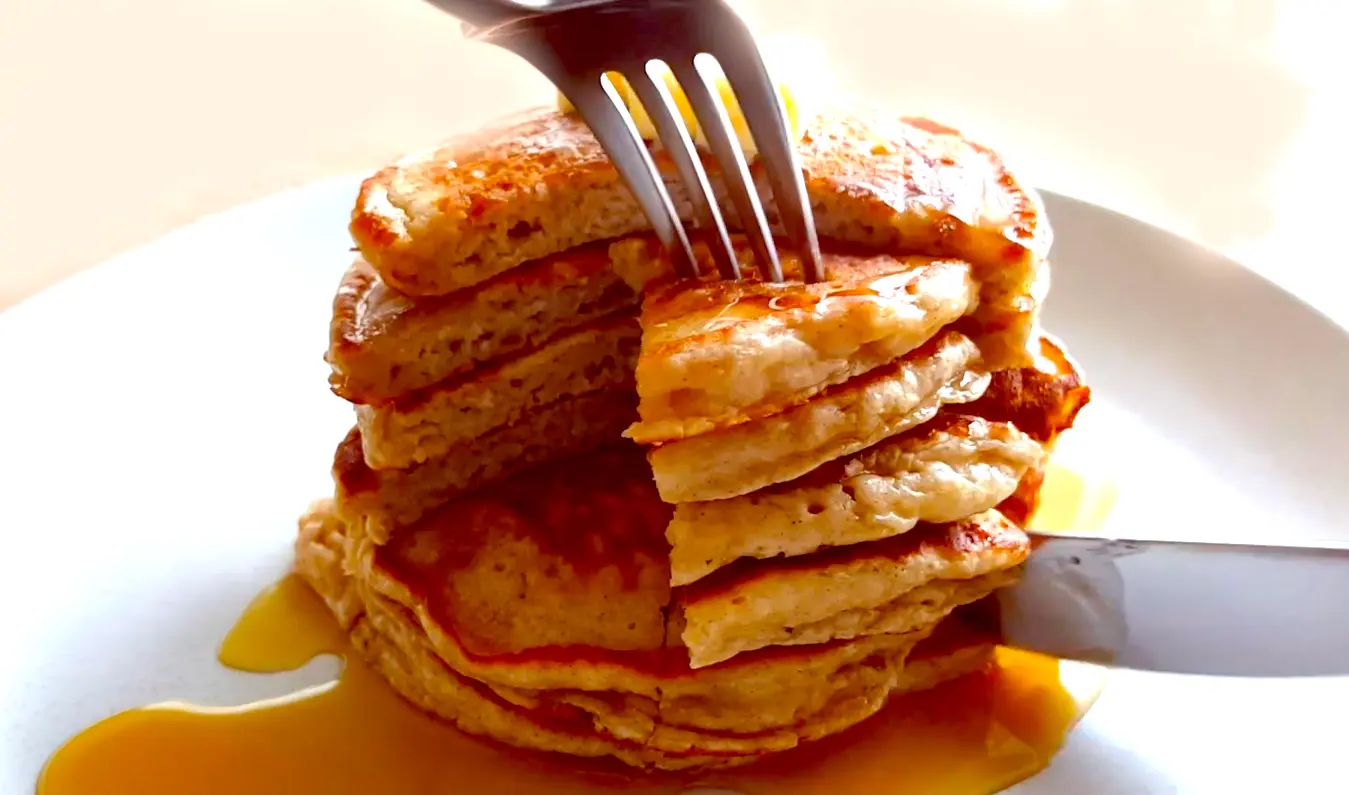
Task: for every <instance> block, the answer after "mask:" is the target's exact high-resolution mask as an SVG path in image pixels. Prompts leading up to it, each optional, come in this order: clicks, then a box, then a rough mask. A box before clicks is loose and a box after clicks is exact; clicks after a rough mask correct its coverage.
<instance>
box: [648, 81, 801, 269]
mask: <svg viewBox="0 0 1349 795" xmlns="http://www.w3.org/2000/svg"><path fill="white" fill-rule="evenodd" d="M670 68H671V69H672V70H673V71H674V74H675V78H676V79H677V80H678V81H679V84H680V86H681V87H682V88H683V89H684V96H685V97H687V98H688V100H689V104H690V105H691V106H692V107H693V115H694V117H695V118H696V119H697V120H698V125H699V126H700V127H702V130H703V135H704V136H705V137H706V138H707V143H708V144H709V145H710V146H711V147H712V153H713V154H715V155H716V157H717V162H718V163H719V164H720V165H721V176H722V182H723V183H724V184H725V185H726V190H727V192H729V193H730V194H731V201H732V203H733V204H734V205H735V211H736V214H737V215H739V216H740V224H741V226H742V227H743V228H744V232H745V234H746V235H747V236H748V237H749V243H750V248H752V249H753V250H754V258H755V260H756V261H757V262H758V263H759V273H760V274H761V275H762V276H764V277H766V278H767V279H768V280H769V281H774V282H780V281H782V266H781V265H780V264H779V263H778V253H777V249H776V248H775V247H774V245H773V234H772V231H771V230H770V229H769V227H768V219H767V218H766V217H765V216H764V211H763V206H762V205H761V204H760V202H759V192H758V190H756V189H755V187H754V180H753V178H752V177H751V176H750V173H749V168H748V167H747V166H746V165H745V155H744V153H743V152H741V151H740V143H739V141H737V140H736V136H735V134H734V133H733V132H732V128H731V123H730V119H729V118H728V117H727V115H726V109H725V108H724V107H723V106H722V104H721V98H720V97H719V96H717V95H716V94H714V93H713V91H712V89H711V87H710V86H709V85H708V82H707V80H706V79H704V78H703V75H702V72H700V71H699V70H698V67H697V65H696V64H694V62H693V60H691V59H690V60H688V61H682V60H681V61H677V62H674V63H671V64H670Z"/></svg>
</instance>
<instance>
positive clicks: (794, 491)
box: [666, 409, 1045, 585]
mask: <svg viewBox="0 0 1349 795" xmlns="http://www.w3.org/2000/svg"><path fill="white" fill-rule="evenodd" d="M960 411H961V410H960V409H955V410H950V409H947V410H943V411H942V412H941V413H940V414H938V415H937V417H936V419H934V420H932V421H931V422H928V423H924V424H923V425H920V426H918V427H917V428H914V429H913V430H911V431H908V432H907V433H904V434H901V435H899V436H895V437H891V438H890V439H887V440H885V441H883V442H881V443H879V444H876V445H873V446H872V447H869V448H867V449H866V450H863V451H862V452H860V453H856V454H854V455H852V456H848V457H847V458H843V459H838V460H836V461H833V462H831V463H830V464H827V465H825V466H822V467H819V468H818V469H815V470H813V471H811V472H809V473H807V474H806V475H803V476H802V477H800V478H797V479H796V480H792V481H789V482H787V483H779V484H776V485H773V486H769V487H768V488H766V489H761V490H759V491H756V492H753V493H751V494H746V495H743V496H740V497H733V498H731V499H726V500H712V501H709V502H692V503H682V504H680V505H676V506H675V508H674V515H673V517H672V518H671V520H670V525H669V528H668V529H667V530H666V538H667V539H668V540H669V542H670V545H671V550H670V578H671V583H672V584H673V585H687V584H689V583H692V582H694V581H696V580H698V579H700V578H702V577H704V576H706V575H708V574H711V573H712V572H713V571H715V570H717V569H719V568H721V567H722V566H725V565H727V564H729V563H732V562H733V561H735V560H737V559H739V558H746V557H748V558H773V557H779V556H785V557H792V556H796V555H805V554H809V553H811V552H814V551H815V550H817V549H820V548H822V547H836V546H844V545H847V544H856V543H860V542H865V541H876V540H880V539H883V538H889V537H890V536H895V535H899V534H900V533H905V532H908V531H909V530H911V529H912V528H913V527H914V525H916V524H918V523H919V522H928V523H934V524H938V523H943V522H954V521H956V520H957V519H961V518H964V517H966V516H972V515H974V514H977V513H982V512H984V511H987V510H989V509H990V508H993V507H995V506H996V505H998V504H999V503H1001V502H1002V501H1004V500H1006V499H1008V498H1009V497H1010V496H1012V494H1013V493H1014V492H1015V491H1016V489H1017V484H1018V483H1020V482H1021V480H1022V478H1023V477H1024V476H1025V475H1026V473H1027V472H1029V471H1030V470H1032V469H1035V468H1037V467H1039V466H1040V465H1041V464H1042V463H1043V461H1044V458H1045V453H1044V450H1043V448H1042V447H1041V445H1040V444H1039V443H1038V442H1036V441H1035V440H1034V439H1031V438H1030V437H1028V436H1026V435H1025V434H1023V433H1021V432H1020V431H1018V430H1017V429H1016V428H1015V427H1014V426H1012V425H1011V424H1010V423H997V422H988V421H987V420H984V419H983V418H981V417H976V416H972V415H967V414H963V413H960Z"/></svg>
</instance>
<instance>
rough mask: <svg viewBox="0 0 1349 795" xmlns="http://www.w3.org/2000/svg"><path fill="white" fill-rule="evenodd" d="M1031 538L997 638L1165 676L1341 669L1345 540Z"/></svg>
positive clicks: (1346, 630)
mask: <svg viewBox="0 0 1349 795" xmlns="http://www.w3.org/2000/svg"><path fill="white" fill-rule="evenodd" d="M1032 537H1033V540H1034V543H1035V547H1034V551H1033V552H1032V553H1031V555H1030V558H1029V560H1028V561H1027V562H1026V564H1025V567H1024V571H1023V574H1022V577H1021V581H1020V582H1019V583H1018V584H1017V585H1014V586H1011V587H1009V588H1004V589H1001V590H999V591H998V595H997V610H996V611H990V613H991V614H994V616H995V618H996V619H997V620H998V621H999V623H1000V626H999V627H998V629H999V630H1000V632H1001V636H1002V641H1003V643H1004V644H1005V645H1008V646H1014V647H1018V648H1022V649H1026V650H1030V651H1036V652H1040V653H1043V654H1048V655H1051V656H1054V657H1059V658H1062V659H1070V660H1081V661H1084V662H1092V663H1099V664H1104V665H1109V666H1114V667H1120V668H1132V669H1138V670H1146V671H1163V672H1169V673H1182V674H1207V675H1215V676H1251V677H1287V676H1324V675H1346V674H1349V547H1345V548H1333V547H1332V548H1325V547H1320V548H1314V547H1283V546H1255V545H1247V544H1205V543H1187V542H1174V541H1126V540H1120V539H1103V538H1099V537H1097V538H1091V537H1086V536H1074V535H1060V534H1054V535H1044V534H1032Z"/></svg>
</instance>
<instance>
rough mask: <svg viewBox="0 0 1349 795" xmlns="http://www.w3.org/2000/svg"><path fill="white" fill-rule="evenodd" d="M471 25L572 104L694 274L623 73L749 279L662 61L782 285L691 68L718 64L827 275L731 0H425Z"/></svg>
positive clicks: (701, 82)
mask: <svg viewBox="0 0 1349 795" xmlns="http://www.w3.org/2000/svg"><path fill="white" fill-rule="evenodd" d="M427 1H428V2H430V3H431V4H432V5H434V6H436V7H438V8H440V9H441V10H443V11H446V12H448V13H450V14H452V15H454V16H456V17H458V18H459V19H461V20H462V21H463V22H464V23H465V32H466V34H467V35H469V36H471V37H473V38H476V39H479V40H482V41H486V42H490V43H492V44H495V45H497V46H499V47H502V48H504V49H507V50H510V51H511V52H514V53H515V54H517V55H519V56H521V57H523V58H524V59H525V60H527V61H529V62H530V63H531V64H533V65H534V67H535V68H537V69H538V70H539V71H540V72H542V73H543V74H544V76H545V77H547V78H548V79H549V80H551V81H552V82H553V84H554V85H555V86H557V88H558V89H559V90H560V91H561V92H562V93H563V94H564V95H565V96H566V97H567V99H568V100H569V101H570V102H571V104H572V105H573V106H574V107H575V108H576V110H577V112H579V113H580V114H581V117H582V118H583V119H584V120H585V122H586V124H588V125H589V126H590V128H591V130H593V131H594V133H595V137H596V138H597V139H598V140H599V142H600V145H601V146H602V147H603V148H604V151H605V152H606V153H607V154H608V155H609V159H610V160H611V161H613V163H614V166H615V167H616V168H617V169H618V172H619V174H621V175H622V177H623V179H624V180H625V181H626V182H627V184H628V186H629V188H630V189H631V190H632V193H633V195H634V196H636V198H637V201H638V203H639V204H640V205H641V207H642V210H643V212H644V213H645V214H646V217H647V219H648V220H649V221H650V223H651V227H652V229H653V230H654V231H655V233H656V236H657V237H659V238H660V240H661V242H662V243H664V244H665V247H666V248H667V250H669V251H670V252H671V254H672V255H673V258H674V260H675V263H676V268H677V270H678V272H679V273H680V274H681V275H684V276H697V275H698V265H697V259H696V257H695V255H694V252H693V248H692V246H691V245H690V242H689V234H688V232H687V231H686V230H685V228H684V224H683V222H682V221H681V220H680V218H679V213H678V212H677V211H676V209H675V205H674V202H673V200H672V199H671V198H670V194H669V191H668V190H666V186H665V182H664V180H663V179H662V177H661V174H660V171H659V170H658V169H657V167H656V164H655V161H654V159H653V158H652V157H651V153H650V151H648V149H647V147H646V144H645V143H644V142H643V140H642V138H641V136H640V135H639V133H638V132H637V127H636V125H635V124H634V123H633V120H632V116H631V114H630V113H629V112H628V108H627V106H626V104H625V103H624V102H623V100H622V98H621V97H620V95H619V93H618V91H617V89H615V87H614V85H613V83H612V82H611V81H610V80H609V78H608V77H607V76H606V75H607V73H610V72H615V73H618V74H621V75H623V77H624V78H625V79H626V80H627V82H628V84H629V85H630V86H631V87H632V89H633V93H634V94H636V96H637V98H638V100H639V101H640V102H641V103H642V106H643V107H644V108H645V110H646V112H647V114H648V115H649V116H650V117H651V120H652V122H653V123H654V124H655V127H656V132H657V133H658V135H659V137H660V143H661V145H662V146H663V147H664V148H665V150H666V151H667V152H668V153H669V155H670V158H671V159H672V160H673V161H674V165H675V168H676V169H677V171H678V174H679V178H680V180H681V181H682V182H683V183H684V186H685V189H686V191H687V193H688V195H689V201H690V203H691V205H692V209H693V215H694V220H695V222H696V224H697V227H698V228H699V229H700V230H702V232H703V233H704V237H705V238H706V239H707V242H708V245H709V247H710V248H711V251H712V257H713V261H714V262H716V265H717V270H718V272H719V273H720V275H721V277H722V278H723V279H732V280H736V279H739V278H740V277H741V274H740V267H739V264H738V261H737V258H736V255H735V251H734V248H733V247H732V243H731V239H730V236H729V234H728V233H727V228H726V222H725V220H724V218H723V215H722V211H721V208H720V207H719V206H718V203H717V199H716V197H715V195H714V194H713V191H712V186H711V183H710V181H709V179H708V175H707V172H706V170H705V169H704V167H703V162H702V159H701V157H700V156H699V155H698V152H697V150H696V149H695V148H694V144H693V138H692V136H691V135H690V132H689V129H688V128H687V127H686V126H685V124H684V122H683V120H682V118H681V115H680V113H679V110H678V108H677V106H676V105H675V103H674V99H673V97H672V96H671V93H670V90H669V88H668V86H667V85H666V82H665V80H664V79H661V78H655V79H653V67H656V65H657V63H658V62H664V64H665V65H667V66H668V67H669V69H670V72H671V73H672V74H673V75H674V78H675V80H676V81H677V82H678V84H679V86H680V88H681V89H682V90H683V92H684V94H685V96H686V97H687V98H688V101H689V104H690V106H691V107H692V109H693V113H694V116H695V118H696V120H697V122H698V125H699V126H700V127H701V128H702V130H703V134H704V136H705V137H706V139H707V142H708V144H709V146H710V147H711V150H712V154H713V155H715V157H716V160H717V163H718V165H719V166H720V173H721V175H722V181H723V183H724V185H725V188H726V191H727V193H729V194H730V197H731V203H732V204H733V206H734V207H735V212H736V215H737V216H738V217H739V219H740V226H741V227H742V231H743V232H744V234H745V236H746V237H747V238H748V239H749V243H750V248H751V250H752V251H753V253H754V258H755V261H756V262H757V265H758V271H759V274H760V276H761V277H763V278H766V279H768V280H771V281H778V282H780V281H783V274H782V266H781V263H780V262H779V260H778V253H777V249H776V246H775V245H774V242H773V235H772V231H771V229H770V227H769V225H768V219H767V217H766V216H765V213H764V209H763V206H762V204H761V203H760V201H759V194H758V191H757V189H756V188H755V186H754V180H753V178H752V177H751V175H750V171H749V167H748V165H747V164H746V161H745V155H744V152H743V151H742V150H741V148H740V145H739V141H738V140H737V138H736V135H735V133H734V132H733V128H732V127H731V124H730V120H729V118H728V116H727V111H726V108H725V106H724V105H723V104H722V102H721V97H720V96H719V93H718V92H717V91H716V90H715V88H714V87H713V85H712V84H711V81H710V80H709V79H708V77H707V76H706V75H704V74H703V73H702V71H701V70H700V69H699V68H698V66H697V65H695V58H697V56H698V55H700V54H703V53H706V54H707V55H710V56H712V57H713V58H715V59H716V60H717V62H718V63H719V64H720V66H721V70H722V72H723V73H724V75H725V77H726V79H727V81H728V82H729V83H730V86H731V90H732V91H733V92H734V94H735V97H736V99H737V101H738V102H739V104H740V109H741V113H742V114H743V116H744V118H745V121H746V122H747V124H748V126H749V129H750V133H751V135H752V136H753V137H754V142H755V145H756V146H757V148H758V150H759V157H760V158H761V159H762V161H763V163H764V166H765V169H766V171H767V173H768V180H769V184H770V186H771V187H772V190H773V198H774V203H775V205H776V206H777V211H778V217H779V219H780V220H781V222H782V228H783V231H784V232H785V233H786V236H787V238H788V240H790V241H791V243H792V245H793V246H795V247H796V249H797V250H798V251H799V252H800V255H801V258H802V264H803V268H802V270H803V276H804V278H805V280H806V281H811V282H814V281H821V280H823V278H824V273H823V268H822V266H821V263H820V247H819V240H818V238H817V236H816V232H815V223H814V219H813V217H812V213H811V208H810V202H809V200H808V199H807V197H806V188H805V181H804V179H803V178H802V175H801V165H800V162H799V159H798V158H797V154H796V148H795V146H794V145H793V142H792V140H791V136H790V133H789V126H788V122H787V114H786V111H785V109H784V108H783V104H782V97H781V96H780V95H779V93H778V90H777V87H776V85H775V84H774V83H773V80H772V79H771V78H770V77H769V74H768V70H767V68H766V67H765V65H764V62H763V58H762V56H761V55H760V54H759V50H758V47H757V46H756V45H755V43H754V38H753V36H752V35H751V33H750V31H749V28H748V27H747V26H746V25H745V23H744V21H743V20H741V19H740V17H739V16H738V15H736V13H735V12H734V11H732V10H731V9H730V8H729V7H728V6H727V5H726V4H725V2H723V0H427Z"/></svg>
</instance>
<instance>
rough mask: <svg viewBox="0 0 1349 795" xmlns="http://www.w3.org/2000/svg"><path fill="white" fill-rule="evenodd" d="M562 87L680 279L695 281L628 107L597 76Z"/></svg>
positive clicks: (688, 251) (680, 228) (675, 216)
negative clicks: (654, 234)
mask: <svg viewBox="0 0 1349 795" xmlns="http://www.w3.org/2000/svg"><path fill="white" fill-rule="evenodd" d="M554 82H558V81H554ZM558 84H559V85H563V83H558ZM565 85H566V86H567V90H566V91H565V92H564V93H565V94H566V95H567V99H568V101H570V102H571V104H572V106H573V107H575V108H576V110H577V112H578V113H580V114H581V118H582V119H584V120H585V123H586V124H587V125H589V126H590V129H591V130H592V131H593V132H594V133H595V138H596V139H598V140H599V142H600V145H601V146H603V147H604V151H605V153H606V154H607V155H609V159H610V160H611V161H613V164H614V167H615V168H617V169H618V172H619V173H620V174H621V175H622V176H623V179H624V180H625V181H627V183H628V187H629V188H630V189H631V190H632V194H633V196H635V197H636V198H637V203H638V204H640V205H641V207H642V211H643V212H644V213H646V217H647V220H648V221H650V222H651V228H652V229H653V230H654V231H655V233H656V237H658V238H659V239H660V242H661V243H663V244H664V245H665V248H666V250H668V251H669V252H670V253H671V254H672V255H673V256H672V258H673V259H674V261H675V271H676V272H677V273H678V274H679V275H681V276H685V277H690V278H693V277H697V275H698V264H697V260H696V259H695V258H694V256H693V247H692V246H691V245H689V238H688V234H687V233H686V232H685V231H684V224H683V222H681V221H680V220H679V213H678V212H676V211H675V206H674V202H673V201H672V200H671V199H670V193H669V191H667V190H666V189H665V182H664V181H663V180H662V179H661V176H660V172H659V171H657V170H656V164H655V161H653V160H652V159H651V153H650V152H648V151H647V149H646V144H645V143H643V142H642V138H641V136H640V135H639V134H638V132H637V127H636V125H635V124H633V121H632V116H631V115H630V114H629V113H628V109H627V106H625V105H624V104H623V101H622V99H621V98H620V97H619V95H618V92H617V90H616V89H614V87H613V84H612V83H610V82H609V78H608V77H607V76H604V75H601V76H600V79H599V80H595V81H592V80H567V81H566V82H565Z"/></svg>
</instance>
